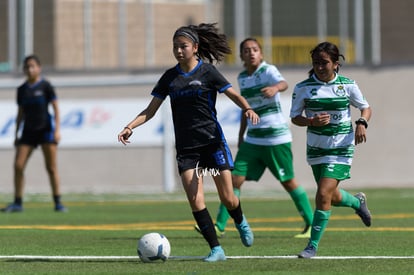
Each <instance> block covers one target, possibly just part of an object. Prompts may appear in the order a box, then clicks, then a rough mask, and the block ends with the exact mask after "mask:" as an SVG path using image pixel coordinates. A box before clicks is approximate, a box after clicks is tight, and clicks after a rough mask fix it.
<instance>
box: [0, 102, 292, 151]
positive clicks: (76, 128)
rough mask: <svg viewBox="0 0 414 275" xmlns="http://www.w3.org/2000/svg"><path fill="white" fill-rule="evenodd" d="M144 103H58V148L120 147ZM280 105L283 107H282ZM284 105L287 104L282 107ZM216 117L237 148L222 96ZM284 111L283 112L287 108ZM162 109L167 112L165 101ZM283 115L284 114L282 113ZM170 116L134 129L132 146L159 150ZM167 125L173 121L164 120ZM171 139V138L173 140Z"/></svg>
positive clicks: (230, 110)
mask: <svg viewBox="0 0 414 275" xmlns="http://www.w3.org/2000/svg"><path fill="white" fill-rule="evenodd" d="M149 101H150V98H146V99H136V98H133V99H116V100H113V99H100V100H92V99H89V100H66V99H65V100H60V101H59V106H60V111H61V134H62V140H61V143H60V146H61V147H102V146H105V147H107V146H120V144H119V143H118V141H117V134H118V133H119V131H120V130H122V128H123V126H125V125H126V124H127V123H128V122H129V121H131V120H132V119H133V118H134V117H135V116H136V115H137V114H138V113H139V112H141V111H142V110H144V109H145V108H146V107H147V105H148V103H149ZM282 105H283V104H282ZM284 105H286V104H284ZM216 107H217V113H218V119H219V121H220V124H221V126H222V127H223V131H224V134H225V136H226V138H227V141H228V143H229V144H236V143H237V137H238V131H239V121H240V120H239V119H240V109H239V107H238V106H236V105H235V104H234V103H233V102H232V101H230V99H228V98H227V97H225V96H221V97H220V98H219V99H218V101H217V106H216ZM282 107H284V110H285V111H286V110H288V109H286V106H282ZM161 108H170V103H169V100H168V99H167V100H166V101H165V102H164V103H163V105H162V106H161ZM0 110H1V112H0V148H11V147H12V146H13V141H14V131H15V117H16V113H17V105H16V103H15V101H12V100H7V101H0ZM285 113H286V112H285ZM165 114H167V115H168V114H170V112H163V111H162V110H159V111H158V112H157V114H156V115H155V116H154V117H153V118H152V119H151V120H150V121H148V122H147V123H146V124H144V125H142V126H140V127H138V128H136V129H134V134H133V136H132V137H131V144H130V145H131V146H161V145H162V144H163V123H162V121H163V116H165ZM165 121H166V122H167V123H172V119H171V118H170V117H167V118H166V119H165ZM171 138H174V137H173V136H172V137H171Z"/></svg>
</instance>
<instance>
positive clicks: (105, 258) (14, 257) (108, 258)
mask: <svg viewBox="0 0 414 275" xmlns="http://www.w3.org/2000/svg"><path fill="white" fill-rule="evenodd" d="M226 257H227V259H298V257H297V256H295V255H290V256H226ZM203 258H204V257H202V256H170V257H169V258H168V259H169V260H198V259H203ZM0 259H11V260H50V261H53V260H68V261H71V260H72V261H73V260H75V261H76V260H77V261H92V260H93V261H97V260H98V261H99V260H101V261H120V260H125V261H129V260H134V261H135V260H139V257H138V256H37V255H0ZM312 259H315V260H349V259H373V260H377V259H414V256H316V257H313V258H312Z"/></svg>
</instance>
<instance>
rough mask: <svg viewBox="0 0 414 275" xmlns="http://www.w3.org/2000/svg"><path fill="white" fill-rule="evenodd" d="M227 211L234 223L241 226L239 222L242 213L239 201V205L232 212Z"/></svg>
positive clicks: (241, 219)
mask: <svg viewBox="0 0 414 275" xmlns="http://www.w3.org/2000/svg"><path fill="white" fill-rule="evenodd" d="M227 211H228V212H229V214H230V216H231V217H232V218H233V220H234V222H235V223H237V224H241V222H242V221H243V212H242V209H241V206H240V201H239V205H238V206H237V207H236V208H234V209H233V210H229V209H227Z"/></svg>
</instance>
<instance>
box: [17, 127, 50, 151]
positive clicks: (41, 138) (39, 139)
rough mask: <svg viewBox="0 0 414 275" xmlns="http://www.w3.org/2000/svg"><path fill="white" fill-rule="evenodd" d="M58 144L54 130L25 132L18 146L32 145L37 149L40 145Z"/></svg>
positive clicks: (18, 141)
mask: <svg viewBox="0 0 414 275" xmlns="http://www.w3.org/2000/svg"><path fill="white" fill-rule="evenodd" d="M45 143H52V144H57V142H56V140H55V137H54V131H53V130H38V131H23V133H22V136H21V137H20V138H19V139H18V140H17V144H16V145H22V144H26V145H30V146H33V147H34V148H36V147H37V146H38V145H40V144H45Z"/></svg>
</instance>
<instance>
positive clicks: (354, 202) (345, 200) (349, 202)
mask: <svg viewBox="0 0 414 275" xmlns="http://www.w3.org/2000/svg"><path fill="white" fill-rule="evenodd" d="M339 192H340V193H341V195H342V200H341V201H340V202H339V203H337V204H335V205H334V206H345V207H352V208H353V209H359V207H360V206H361V202H360V201H359V200H358V199H357V198H355V197H354V196H353V195H352V194H350V193H349V192H347V191H345V190H344V189H339Z"/></svg>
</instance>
